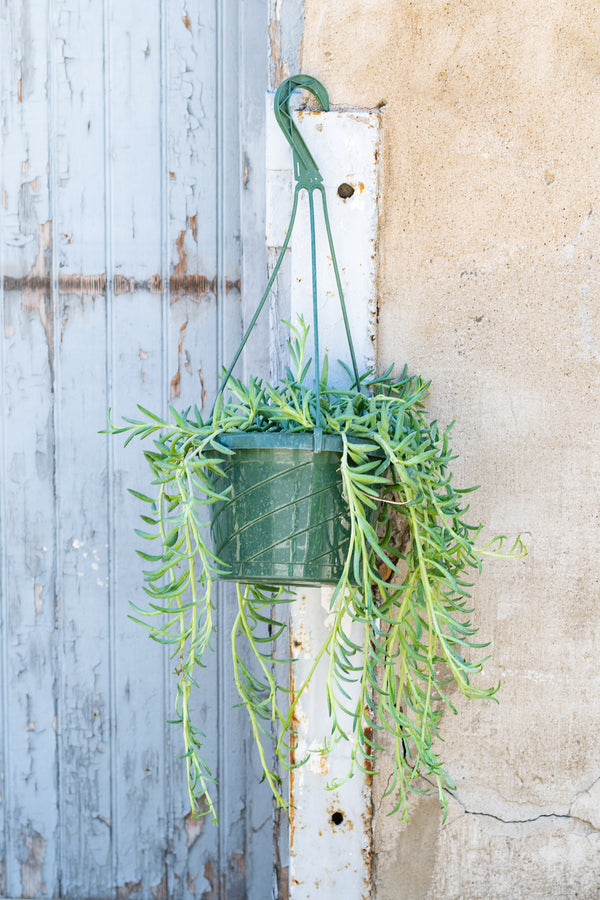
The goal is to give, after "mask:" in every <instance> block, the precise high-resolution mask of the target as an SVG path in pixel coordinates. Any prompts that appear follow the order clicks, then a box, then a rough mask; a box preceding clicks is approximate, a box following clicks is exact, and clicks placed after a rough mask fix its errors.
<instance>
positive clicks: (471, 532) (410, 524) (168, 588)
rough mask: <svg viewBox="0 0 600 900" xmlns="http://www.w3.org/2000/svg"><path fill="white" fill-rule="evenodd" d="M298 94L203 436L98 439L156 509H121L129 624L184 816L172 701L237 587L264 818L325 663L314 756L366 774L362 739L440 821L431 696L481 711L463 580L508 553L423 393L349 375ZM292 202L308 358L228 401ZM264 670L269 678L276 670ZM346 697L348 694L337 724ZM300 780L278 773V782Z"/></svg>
mask: <svg viewBox="0 0 600 900" xmlns="http://www.w3.org/2000/svg"><path fill="white" fill-rule="evenodd" d="M297 87H303V88H305V89H307V90H310V91H311V92H312V93H313V94H314V95H315V96H316V97H317V99H318V100H319V102H320V104H321V106H322V107H323V108H324V109H328V98H327V94H326V92H325V90H324V88H323V87H322V85H320V84H319V82H317V81H315V79H312V78H309V77H308V76H295V77H293V78H290V79H288V80H287V81H286V82H285V83H284V84H283V85H282V86H281V87H280V88H279V90H278V92H277V94H276V98H275V111H276V115H277V118H278V121H279V123H280V125H281V127H282V128H283V130H284V133H285V134H286V137H287V138H288V140H289V142H290V144H291V145H292V149H293V152H294V169H295V177H296V182H297V183H296V191H295V194H294V203H293V208H292V215H291V221H290V227H289V229H288V232H287V236H286V239H285V242H284V246H283V248H282V251H281V254H280V256H279V259H278V262H277V264H276V266H275V268H274V271H273V274H272V276H271V279H270V280H269V284H268V285H267V289H266V291H265V294H264V295H263V298H262V300H261V302H260V303H259V306H258V308H257V310H256V313H255V315H254V317H253V319H252V322H251V323H250V326H249V328H248V330H247V332H246V334H245V336H244V339H243V340H242V343H241V344H240V347H239V348H238V351H237V353H236V354H235V356H234V359H233V361H232V363H231V366H230V368H229V370H228V371H227V373H226V374H225V376H224V378H223V380H222V383H221V387H220V390H219V392H218V395H217V398H216V402H215V404H214V407H213V410H212V412H211V413H210V415H209V416H208V417H207V419H206V420H204V419H203V417H202V415H201V414H200V412H199V410H198V409H197V408H194V409H193V410H187V411H185V412H177V411H176V410H174V409H171V410H170V412H171V416H172V420H170V421H167V420H164V419H163V418H161V417H159V416H157V415H155V414H153V413H152V412H150V411H148V410H145V409H143V408H142V407H140V408H139V409H140V413H141V416H139V417H136V418H126V419H124V420H123V423H122V424H112V423H111V424H110V427H109V430H110V431H111V433H113V434H122V435H126V436H127V438H126V443H128V442H129V441H131V440H132V439H134V438H140V439H148V438H150V439H151V443H150V445H149V447H148V449H146V450H145V453H144V455H145V458H146V460H147V462H148V464H149V466H150V469H151V471H152V476H153V485H154V492H153V494H152V496H148V495H145V494H142V493H139V492H138V491H135V490H132V493H133V494H134V495H135V496H136V497H137V498H138V499H139V500H141V501H142V502H143V503H144V504H146V507H147V508H146V512H145V514H144V515H142V519H143V521H144V523H145V527H144V529H143V530H140V531H138V534H139V535H140V536H141V537H142V538H144V539H147V540H148V541H149V542H150V544H149V549H148V551H146V550H144V551H139V552H140V556H141V557H142V559H143V560H144V561H145V563H146V566H145V570H144V578H145V590H146V592H147V594H148V595H149V597H150V605H149V609H144V610H138V611H137V613H138V614H142V618H137V616H136V618H137V620H138V621H140V622H141V623H142V624H144V625H146V626H147V627H149V629H150V634H151V637H153V638H154V639H155V640H158V641H161V642H164V643H166V644H169V645H170V646H171V647H172V651H173V653H172V655H173V660H174V663H175V674H176V678H177V701H176V708H177V719H178V721H179V722H180V724H181V726H182V728H183V737H184V744H185V758H186V763H187V772H188V785H189V793H190V802H191V804H192V810H193V811H194V812H195V813H196V814H197V815H202V814H206V813H210V814H212V816H213V817H214V818H215V819H216V815H215V809H214V806H213V802H212V799H211V792H210V788H211V783H212V777H211V774H210V770H209V768H208V766H207V764H206V762H205V760H204V759H203V757H202V749H201V743H202V735H201V732H200V731H199V729H198V727H197V725H196V724H195V723H193V722H192V721H191V717H190V711H189V697H190V693H191V691H192V690H193V689H194V688H195V687H196V684H197V675H198V668H199V667H200V666H201V665H204V664H205V661H206V657H205V655H206V652H207V651H208V650H209V647H210V639H211V635H212V633H213V628H214V624H213V592H214V585H215V582H216V581H217V580H218V579H229V580H233V581H236V582H237V602H238V610H237V615H236V618H235V621H234V624H233V628H232V634H231V646H232V655H233V671H234V678H235V683H236V687H237V690H238V692H239V696H240V698H241V701H242V703H243V704H244V706H245V708H246V710H247V712H248V715H249V718H250V722H251V725H252V730H253V734H254V737H255V739H256V742H257V746H258V751H259V757H260V761H261V765H262V771H263V776H264V778H265V779H266V781H267V782H268V783H269V785H270V787H271V790H272V791H273V794H274V796H275V799H276V801H277V803H278V805H281V806H284V807H285V806H287V801H286V798H285V797H284V796H283V794H282V791H281V782H280V778H279V776H278V774H277V771H276V768H277V767H276V765H275V763H274V760H275V759H277V760H279V765H280V766H282V767H283V768H284V769H285V768H288V767H289V766H290V748H291V747H293V746H294V732H293V721H294V711H295V707H296V704H297V703H298V700H299V699H300V697H301V696H302V694H303V692H304V691H305V690H306V687H307V685H308V684H309V683H310V681H311V679H312V677H313V675H314V673H315V671H316V668H317V666H318V665H319V663H320V662H321V661H322V660H326V666H325V668H326V671H327V675H326V678H325V683H324V685H323V690H325V692H326V695H327V700H328V707H329V714H330V721H331V740H330V741H328V744H327V747H325V748H324V750H325V751H326V752H328V751H329V750H330V749H331V748H332V747H333V745H334V744H335V743H336V742H337V741H339V740H345V741H350V742H351V748H352V749H351V753H350V759H351V763H350V766H349V769H348V772H347V777H350V776H351V775H352V773H353V771H354V769H355V768H359V769H363V770H365V769H366V770H369V771H370V770H372V766H373V760H374V758H375V757H376V756H377V754H378V753H379V752H381V750H382V746H381V742H380V740H379V738H378V735H379V734H380V733H382V732H384V731H387V732H389V733H390V734H391V735H392V738H393V744H394V777H393V778H392V780H391V783H390V787H389V789H388V792H389V793H392V792H394V795H395V798H396V803H395V809H396V811H397V812H398V813H399V815H400V816H402V817H403V818H406V814H407V798H408V792H409V791H410V790H416V789H418V788H420V787H421V783H420V782H419V778H420V777H426V778H428V779H429V780H433V782H434V783H435V784H436V786H437V789H438V792H439V797H440V801H441V803H442V806H443V807H444V808H445V806H446V799H445V794H444V789H445V788H448V787H451V786H452V783H451V779H450V777H449V775H448V773H447V772H446V771H445V769H444V767H443V764H442V761H441V760H440V758H439V756H438V754H437V751H436V748H435V740H436V737H437V733H438V732H437V729H438V723H439V720H440V717H441V715H442V712H443V710H444V709H451V710H452V711H454V712H456V710H455V707H454V706H453V704H452V702H451V701H450V699H449V697H448V695H447V692H446V685H447V684H448V683H449V682H450V681H454V682H455V683H456V685H458V687H459V688H460V690H461V691H462V693H463V694H465V695H466V696H468V697H472V698H478V697H479V698H481V697H491V696H492V695H493V694H494V693H495V691H496V690H497V688H496V687H491V688H480V687H477V686H476V685H474V684H472V682H471V678H472V676H473V675H475V674H477V673H478V672H480V671H481V666H482V661H477V660H472V659H471V660H470V659H469V657H470V655H471V653H472V650H473V648H479V647H482V646H485V645H482V644H478V643H475V641H474V638H475V633H476V629H475V628H474V627H473V626H472V625H471V623H470V620H469V616H470V612H471V610H470V608H469V607H470V589H471V586H472V581H471V576H472V575H473V574H474V573H475V572H478V571H479V569H480V567H481V562H482V559H483V558H484V557H485V556H486V555H495V556H499V555H505V556H512V557H517V556H522V555H523V554H524V553H525V549H524V547H523V545H522V543H521V540H520V538H517V540H516V541H515V543H514V544H513V546H512V547H510V548H509V549H508V551H507V552H506V553H505V552H504V538H503V537H496V538H494V539H493V540H492V541H491V542H490V543H488V544H486V545H485V546H483V547H479V546H478V538H479V536H480V533H481V528H482V526H481V525H472V524H469V523H468V521H467V520H466V518H465V516H466V514H467V510H468V506H467V505H465V500H464V498H465V494H467V493H468V492H469V490H472V489H462V490H461V489H458V488H456V487H454V485H453V483H452V473H451V468H450V466H451V462H452V460H453V458H454V457H453V455H452V452H451V449H450V443H449V436H450V434H449V433H450V429H446V430H445V431H443V432H441V431H440V430H439V429H438V426H437V424H436V423H435V422H434V421H433V422H432V421H431V420H430V419H429V417H428V415H427V412H426V409H425V406H424V404H425V401H426V397H427V390H428V385H427V384H426V383H425V382H424V381H423V380H422V379H421V378H420V377H418V376H409V375H408V374H407V373H406V371H404V372H403V373H402V374H401V375H400V376H394V375H392V373H391V370H390V371H388V372H386V373H384V374H383V375H379V376H377V375H375V374H374V373H373V372H367V373H364V374H360V373H359V371H358V368H357V364H356V359H355V354H354V350H353V346H352V340H351V336H350V329H349V326H348V319H347V315H346V310H345V305H344V299H343V295H342V290H341V284H340V278H339V272H338V267H337V262H336V257H335V251H334V248H333V241H332V238H331V229H330V227H329V218H328V214H327V203H326V197H325V193H324V190H323V185H322V179H321V176H320V174H319V171H318V168H317V166H316V165H315V163H314V160H313V159H312V156H311V155H310V153H309V151H308V149H307V148H306V146H305V144H304V142H303V141H302V138H301V137H300V135H299V134H298V132H297V130H296V129H295V126H294V123H293V120H292V118H291V116H290V113H289V99H290V96H291V94H292V92H293V91H294V90H295V89H296V88H297ZM302 189H305V190H307V191H308V194H309V210H310V216H311V237H312V266H313V329H314V344H315V358H314V360H313V361H312V368H311V361H310V360H308V359H307V358H306V343H307V335H308V327H307V325H306V324H305V322H304V320H303V319H302V318H301V319H299V320H298V322H296V323H292V324H291V325H290V326H289V327H290V340H289V350H290V365H289V366H288V368H287V369H286V373H285V376H284V378H283V379H282V380H281V382H280V383H278V384H274V385H272V384H269V383H268V382H267V381H265V380H264V379H261V378H250V379H249V380H248V381H247V383H242V381H240V380H238V379H237V378H235V377H234V376H233V369H234V366H235V364H236V362H237V360H238V358H239V356H240V354H241V352H242V350H243V347H244V345H245V343H246V341H247V339H248V336H249V334H250V332H251V331H252V328H253V327H254V324H255V322H256V319H257V318H258V315H259V314H260V311H261V309H262V307H263V306H264V303H265V301H266V298H267V296H268V294H269V291H270V289H271V286H272V284H273V282H274V280H275V278H276V276H277V272H278V270H279V267H280V264H281V260H282V258H283V255H284V253H285V250H286V248H287V245H288V243H289V239H290V236H291V232H292V228H293V224H294V221H295V216H296V210H297V203H298V193H299V191H300V190H302ZM315 192H319V193H321V196H322V202H323V213H324V217H325V224H326V229H327V235H328V240H329V249H330V254H331V258H332V261H333V267H334V272H335V275H336V281H337V285H338V293H339V298H340V303H341V307H342V312H343V316H344V322H345V326H346V333H347V336H348V342H349V347H350V356H351V366H350V367H349V368H348V369H347V373H348V384H347V386H346V388H337V387H332V386H331V385H330V384H329V379H328V366H327V360H326V359H325V360H324V362H323V364H322V366H321V365H320V360H319V351H318V309H317V291H316V278H315V275H314V273H315V239H314V208H313V194H314V193H315ZM205 507H208V510H209V511H210V520H208V519H207V517H206V516H205V515H204V509H205ZM398 522H401V523H402V525H401V527H400V528H399V527H398ZM400 536H401V539H400ZM302 584H304V585H307V584H330V585H333V586H334V587H333V592H332V601H331V615H332V627H331V628H330V629H329V632H328V635H327V638H326V640H325V642H324V644H323V646H322V647H321V648H320V650H319V652H318V654H317V655H316V657H315V660H314V664H313V665H312V667H311V670H310V672H309V674H308V676H307V677H306V679H305V680H304V682H303V683H302V684H301V685H300V686H299V687H298V686H296V688H295V692H294V696H293V697H290V696H289V692H288V687H287V682H286V680H285V679H282V680H280V679H279V678H278V677H277V674H276V671H275V670H276V669H277V668H278V666H277V660H276V659H275V657H274V654H273V648H274V646H275V642H276V641H277V639H278V638H279V636H280V635H281V634H282V632H283V631H284V630H285V628H286V607H287V606H288V605H289V604H290V603H293V602H294V601H293V597H294V595H293V587H294V586H295V585H302ZM289 586H292V590H291V591H290V590H287V591H286V588H289ZM148 616H149V617H150V619H148V618H147V617H148ZM154 622H158V624H153V623H154ZM353 622H355V623H358V624H359V625H360V626H361V628H362V635H363V637H362V639H361V640H360V643H359V642H357V640H356V638H354V637H353V636H352V634H353V633H351V629H350V627H349V625H350V623H353ZM149 623H150V624H149ZM248 656H250V658H251V659H252V660H253V664H252V665H251V664H250V663H249V662H248ZM281 662H282V663H284V664H285V665H284V666H280V667H279V668H280V669H281V670H282V671H285V670H286V669H287V666H288V664H289V660H281ZM349 684H354V686H355V692H354V694H353V700H352V701H351V705H350V700H349V689H348V685H349ZM348 722H350V727H348ZM271 744H272V746H269V745H271ZM293 756H294V755H293ZM305 761H306V760H301V761H298V760H297V759H295V756H294V765H301V764H302V763H303V762H305ZM336 786H337V785H336Z"/></svg>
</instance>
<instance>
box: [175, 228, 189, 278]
mask: <svg viewBox="0 0 600 900" xmlns="http://www.w3.org/2000/svg"><path fill="white" fill-rule="evenodd" d="M186 234H187V228H184V229H183V231H180V232H179V234H178V235H177V240H176V241H175V246H176V247H177V253H178V255H179V259H178V261H177V265H176V266H175V268H174V270H173V272H174V275H175V278H183V277H184V275H185V273H186V271H187V253H186V251H185V247H184V244H185V236H186Z"/></svg>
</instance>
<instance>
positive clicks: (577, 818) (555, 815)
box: [445, 777, 600, 834]
mask: <svg viewBox="0 0 600 900" xmlns="http://www.w3.org/2000/svg"><path fill="white" fill-rule="evenodd" d="M599 782H600V777H598V778H595V779H594V781H593V782H592V783H591V784H590V785H589V787H587V788H586V789H585V790H583V791H580V792H579V793H578V794H577V796H576V797H575V799H574V800H573V801H572V802H571V803H570V805H569V807H568V810H567V812H564V813H559V812H547V813H538V814H537V815H535V816H531V817H528V818H524V819H504V818H502V816H499V815H496V814H495V813H491V812H482V811H479V810H473V809H468V808H467V805H466V803H464V802H463V801H462V800H461V799H460V797H458V795H457V794H453V793H452V791H448V790H446V792H445V793H446V794H447V795H448V796H449V797H452V799H453V800H455V801H456V802H457V803H458V805H459V806H460V807H461V808H462V810H463V811H464V813H465V814H466V815H469V816H477V817H481V818H488V819H494V821H496V822H500V823H502V824H503V825H529V824H532V823H533V822H539V821H540V820H541V819H561V820H565V821H571V822H581V824H582V825H585V826H586V827H587V828H588V829H589V831H588V834H590V833H597V834H600V828H599V827H597V826H596V825H595V824H594V823H593V822H592V821H591V820H590V819H587V818H583V817H582V816H581V815H574V814H573V809H574V807H575V806H576V804H577V802H578V801H579V800H580V799H581V798H582V797H585V795H586V794H587V795H589V793H590V791H591V790H592V788H593V787H594V786H595V785H596V784H598V783H599Z"/></svg>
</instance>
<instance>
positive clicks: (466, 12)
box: [302, 0, 600, 900]
mask: <svg viewBox="0 0 600 900" xmlns="http://www.w3.org/2000/svg"><path fill="white" fill-rule="evenodd" d="M302 71H304V72H307V73H310V74H313V75H315V76H316V77H318V78H320V79H321V80H322V81H323V82H324V83H325V84H326V86H327V88H328V90H329V92H330V97H331V101H332V103H333V104H338V105H341V106H358V107H367V108H370V107H375V106H377V105H379V104H385V105H382V109H381V115H382V123H383V151H382V159H381V162H382V190H381V236H380V237H381V239H380V248H379V333H378V346H379V351H378V352H379V365H380V367H384V366H387V365H388V364H390V363H394V364H396V365H397V366H398V367H400V366H402V365H403V364H404V363H408V366H409V368H410V369H411V370H413V371H419V372H421V374H423V375H424V376H425V377H427V378H431V379H432V380H433V391H432V397H431V404H430V406H431V409H432V411H433V412H434V413H435V415H436V416H437V417H439V419H440V420H442V421H443V422H448V421H450V420H451V419H456V426H455V437H454V445H455V448H456V449H457V450H458V451H459V452H460V454H461V458H460V461H459V462H458V464H457V469H458V475H459V478H458V479H457V480H458V481H459V482H462V483H464V484H466V483H480V484H481V485H482V488H481V490H480V491H479V492H477V494H476V495H475V496H474V498H473V503H472V508H473V518H474V519H475V518H480V519H482V520H483V521H484V522H486V523H487V525H488V526H489V533H492V532H498V531H502V532H506V533H508V534H510V535H514V534H515V533H517V532H519V531H522V532H523V533H524V534H525V535H526V540H527V543H528V546H529V556H528V558H527V559H526V560H523V561H521V562H516V563H515V562H513V563H505V562H490V563H488V564H487V567H486V570H485V572H484V575H483V577H482V578H481V580H480V581H479V584H478V587H477V590H476V594H475V597H476V604H477V613H476V620H477V621H478V622H479V623H480V625H481V635H482V637H484V638H488V639H490V640H491V641H492V645H491V654H492V658H491V660H490V662H489V663H488V664H486V671H485V683H493V682H495V681H496V680H497V679H499V678H501V680H502V689H501V692H500V695H499V700H500V703H499V704H498V705H495V704H494V703H492V702H487V701H486V702H481V701H472V702H471V703H468V702H461V703H459V712H460V715H459V716H458V717H453V716H452V715H451V714H447V715H446V716H445V717H444V721H443V723H442V733H443V735H444V737H445V739H446V742H445V745H444V746H443V748H442V754H443V758H444V759H445V761H446V763H447V766H448V768H449V771H450V772H451V774H452V775H453V776H454V778H455V780H456V782H457V785H458V789H457V792H456V799H455V800H453V799H451V800H450V810H449V815H448V820H447V823H446V824H445V825H442V824H441V817H440V813H439V807H438V804H437V801H436V799H435V798H423V799H418V798H417V799H415V802H414V803H413V805H412V816H411V820H410V823H409V824H408V825H403V824H400V823H398V822H397V821H395V820H394V819H390V818H387V817H386V816H385V814H384V813H385V810H386V806H385V803H381V801H380V795H381V784H382V782H383V781H384V780H385V764H384V763H383V764H382V766H381V771H382V776H381V777H380V778H379V779H378V780H377V783H376V809H377V811H376V819H375V883H376V900H392V898H394V900H416V898H428V900H458V898H464V900H479V898H486V900H491V898H519V900H526V898H540V900H541V898H544V900H548V898H552V900H555V898H573V897H580V898H592V897H600V837H599V836H600V831H599V829H600V780H598V779H600V738H599V734H600V703H599V701H598V695H599V693H600V676H599V668H600V666H599V656H600V627H599V626H600V611H599V609H598V594H599V592H598V580H599V574H600V559H599V557H598V553H597V545H598V543H599V538H600V531H599V527H598V525H599V521H600V519H599V502H598V501H599V496H598V494H599V491H598V485H599V475H600V455H599V453H598V449H599V438H600V423H599V411H600V408H599V402H598V389H599V387H600V378H599V375H600V312H599V309H598V303H599V299H600V203H599V200H600V197H599V195H600V162H599V157H600V11H599V10H598V7H597V5H596V4H595V3H594V2H592V0H560V2H558V0H557V2H552V0H551V2H547V3H543V4H541V3H539V2H536V0H512V2H511V0H480V2H478V3H466V2H464V0H448V2H441V0H421V2H408V0H404V2H400V0H306V20H305V30H304V43H303V60H302Z"/></svg>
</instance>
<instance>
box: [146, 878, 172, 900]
mask: <svg viewBox="0 0 600 900" xmlns="http://www.w3.org/2000/svg"><path fill="white" fill-rule="evenodd" d="M150 893H151V894H152V900H169V888H168V882H167V873H166V872H165V874H164V875H163V877H162V878H161V880H160V881H159V883H158V884H157V885H155V886H154V887H152V888H150Z"/></svg>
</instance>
